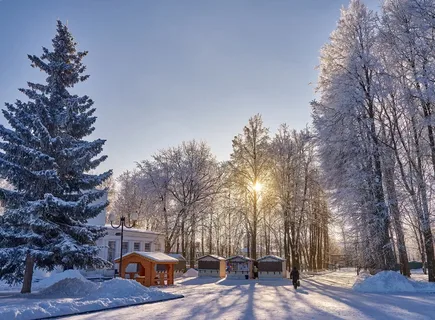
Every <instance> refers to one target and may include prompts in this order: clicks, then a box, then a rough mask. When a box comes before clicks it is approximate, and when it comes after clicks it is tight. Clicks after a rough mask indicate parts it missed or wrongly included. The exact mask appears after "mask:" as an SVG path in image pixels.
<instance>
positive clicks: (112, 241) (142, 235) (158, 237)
mask: <svg viewBox="0 0 435 320" xmlns="http://www.w3.org/2000/svg"><path fill="white" fill-rule="evenodd" d="M101 201H106V198H104V199H102V200H101ZM105 222H106V210H103V211H102V212H101V213H100V214H99V215H98V216H96V217H95V218H93V219H89V220H88V224H91V225H101V226H105V227H107V234H106V235H105V236H104V237H103V238H100V239H98V240H97V246H99V247H100V248H101V249H100V252H99V256H100V257H101V258H103V259H105V260H107V261H109V262H112V263H113V261H114V260H115V259H116V258H119V257H120V256H121V228H118V229H114V228H112V226H111V225H110V224H106V223H105ZM118 223H119V222H118ZM114 226H115V227H116V226H117V224H114ZM164 245H165V242H164V237H163V234H161V233H158V232H153V231H148V230H142V229H136V228H131V229H129V228H125V227H124V236H123V242H122V254H123V255H125V254H127V253H128V252H132V251H146V252H155V251H160V252H163V251H164ZM114 268H115V269H118V264H116V265H115V266H114Z"/></svg>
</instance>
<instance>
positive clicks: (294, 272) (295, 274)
mask: <svg viewBox="0 0 435 320" xmlns="http://www.w3.org/2000/svg"><path fill="white" fill-rule="evenodd" d="M290 278H291V279H293V281H295V282H296V281H298V280H299V271H298V270H295V269H293V270H292V272H290Z"/></svg>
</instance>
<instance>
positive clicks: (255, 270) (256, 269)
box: [254, 261, 258, 279]
mask: <svg viewBox="0 0 435 320" xmlns="http://www.w3.org/2000/svg"><path fill="white" fill-rule="evenodd" d="M254 279H258V262H257V261H255V262H254Z"/></svg>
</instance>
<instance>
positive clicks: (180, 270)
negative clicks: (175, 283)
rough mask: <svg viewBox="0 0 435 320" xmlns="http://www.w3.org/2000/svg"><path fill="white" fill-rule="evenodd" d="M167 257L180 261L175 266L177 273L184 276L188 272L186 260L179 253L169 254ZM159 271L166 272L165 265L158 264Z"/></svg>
mask: <svg viewBox="0 0 435 320" xmlns="http://www.w3.org/2000/svg"><path fill="white" fill-rule="evenodd" d="M167 255H168V256H170V257H172V258H175V259H177V260H178V263H177V264H175V265H174V271H175V273H181V274H182V273H184V272H186V259H185V258H184V257H183V255H181V254H179V253H167ZM157 271H165V265H163V264H158V265H157Z"/></svg>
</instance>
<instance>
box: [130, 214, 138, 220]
mask: <svg viewBox="0 0 435 320" xmlns="http://www.w3.org/2000/svg"><path fill="white" fill-rule="evenodd" d="M138 218H139V216H138V215H137V212H133V213H132V214H131V215H130V219H131V221H133V222H136V221H137V219H138Z"/></svg>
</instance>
